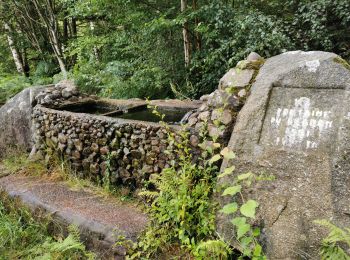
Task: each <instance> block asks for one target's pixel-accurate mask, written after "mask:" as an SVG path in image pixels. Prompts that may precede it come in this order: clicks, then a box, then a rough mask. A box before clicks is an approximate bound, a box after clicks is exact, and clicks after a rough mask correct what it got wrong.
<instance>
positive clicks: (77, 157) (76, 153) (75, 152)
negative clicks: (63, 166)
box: [72, 150, 81, 160]
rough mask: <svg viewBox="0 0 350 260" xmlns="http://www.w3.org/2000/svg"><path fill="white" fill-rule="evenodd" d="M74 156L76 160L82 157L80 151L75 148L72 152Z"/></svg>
mask: <svg viewBox="0 0 350 260" xmlns="http://www.w3.org/2000/svg"><path fill="white" fill-rule="evenodd" d="M72 157H73V158H74V159H75V160H79V159H80V158H81V154H80V152H79V151H77V150H75V151H73V152H72Z"/></svg>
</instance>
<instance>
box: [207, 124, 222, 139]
mask: <svg viewBox="0 0 350 260" xmlns="http://www.w3.org/2000/svg"><path fill="white" fill-rule="evenodd" d="M208 133H209V136H210V137H212V138H218V137H220V136H221V135H222V131H221V130H220V129H219V128H218V127H216V126H214V125H209V126H208Z"/></svg>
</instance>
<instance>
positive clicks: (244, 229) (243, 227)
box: [237, 223, 250, 240]
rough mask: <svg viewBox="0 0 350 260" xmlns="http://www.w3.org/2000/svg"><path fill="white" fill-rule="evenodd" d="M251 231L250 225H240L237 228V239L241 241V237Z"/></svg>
mask: <svg viewBox="0 0 350 260" xmlns="http://www.w3.org/2000/svg"><path fill="white" fill-rule="evenodd" d="M249 230H250V225H249V224H247V223H245V224H242V225H239V226H238V227H237V239H238V240H239V239H240V238H241V237H243V236H244V235H245V234H247V233H248V231H249Z"/></svg>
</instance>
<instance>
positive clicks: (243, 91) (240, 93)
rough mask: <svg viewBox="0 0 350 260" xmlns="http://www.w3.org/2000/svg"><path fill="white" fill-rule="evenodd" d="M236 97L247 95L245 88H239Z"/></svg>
mask: <svg viewBox="0 0 350 260" xmlns="http://www.w3.org/2000/svg"><path fill="white" fill-rule="evenodd" d="M237 96H238V97H240V98H244V97H246V96H247V91H246V90H245V89H241V90H240V91H239V92H238V94H237Z"/></svg>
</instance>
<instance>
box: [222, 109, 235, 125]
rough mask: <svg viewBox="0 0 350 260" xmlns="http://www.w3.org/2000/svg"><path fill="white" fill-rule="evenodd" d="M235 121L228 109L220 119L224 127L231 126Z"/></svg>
mask: <svg viewBox="0 0 350 260" xmlns="http://www.w3.org/2000/svg"><path fill="white" fill-rule="evenodd" d="M232 121H233V118H232V113H231V111H230V110H228V109H225V110H224V111H223V112H222V115H221V117H220V122H221V123H223V124H224V125H228V124H230V123H231V122H232Z"/></svg>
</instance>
